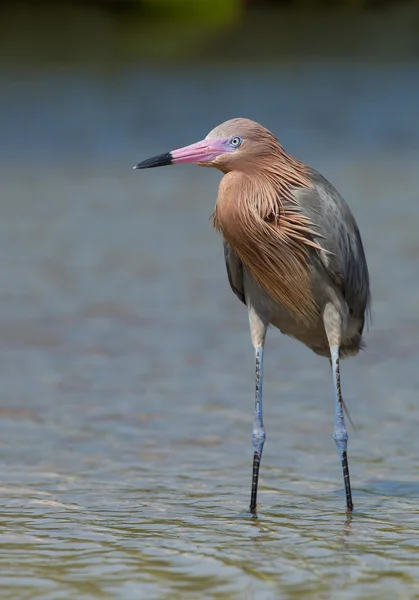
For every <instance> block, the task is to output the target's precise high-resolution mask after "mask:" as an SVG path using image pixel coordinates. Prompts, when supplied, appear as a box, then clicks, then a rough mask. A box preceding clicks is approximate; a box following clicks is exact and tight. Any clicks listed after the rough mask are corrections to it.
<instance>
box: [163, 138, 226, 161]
mask: <svg viewBox="0 0 419 600" xmlns="http://www.w3.org/2000/svg"><path fill="white" fill-rule="evenodd" d="M225 152H228V149H227V148H226V146H225V140H217V139H212V140H202V141H200V142H196V144H191V145H190V146H185V147H184V148H179V149H178V150H172V152H171V153H170V154H171V155H172V163H173V164H174V165H176V164H180V163H207V162H211V161H212V160H214V159H215V158H217V156H219V155H220V154H224V153H225Z"/></svg>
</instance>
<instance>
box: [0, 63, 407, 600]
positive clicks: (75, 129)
mask: <svg viewBox="0 0 419 600" xmlns="http://www.w3.org/2000/svg"><path fill="white" fill-rule="evenodd" d="M270 69H271V70H269V69H265V70H258V69H256V67H255V69H254V72H252V73H250V74H251V75H252V77H253V81H254V88H253V91H248V92H246V93H244V94H242V95H238V94H237V90H240V89H243V86H244V85H245V82H246V80H247V78H248V77H249V70H245V69H235V70H231V69H227V68H226V69H225V71H222V70H221V71H220V69H215V68H214V69H213V68H211V67H209V66H208V67H207V68H205V69H204V70H201V71H200V72H199V73H198V72H196V71H193V70H188V69H186V68H185V69H178V70H177V71H176V72H173V71H170V72H166V71H165V70H164V69H162V70H160V71H147V70H137V71H125V72H123V73H120V74H119V75H118V76H116V75H115V74H113V75H111V76H105V75H102V76H98V75H95V74H92V73H88V72H86V73H74V72H68V73H64V74H63V73H60V74H57V73H54V72H49V73H47V74H46V73H43V72H39V73H32V74H31V75H29V74H28V73H26V74H23V73H21V74H19V75H17V74H14V75H13V74H11V73H6V72H5V73H3V75H2V82H3V84H4V86H3V87H2V90H3V91H2V95H1V97H0V130H2V131H3V132H5V136H4V137H3V138H2V139H1V141H0V156H1V166H0V192H1V204H0V210H1V236H0V273H1V281H2V289H1V292H0V356H1V365H2V366H1V377H0V394H1V408H0V440H1V445H0V452H1V455H0V481H1V484H0V485H1V508H0V540H1V546H0V596H1V598H2V600H6V599H12V598H13V599H14V600H15V599H17V598H19V599H22V600H23V599H35V598H39V599H42V600H52V599H54V600H56V599H61V598H62V599H68V598H77V599H79V600H84V599H90V598H124V600H130V599H138V598H147V599H154V598H156V599H157V598H159V599H160V598H162V599H163V598H171V599H172V598H217V599H223V598H225V599H227V598H228V599H232V598H249V599H253V598H257V599H258V600H265V599H266V600H271V599H277V598H286V599H288V598H290V599H292V598H302V597H304V598H316V599H329V598H332V599H335V598H339V599H352V598H353V599H355V598H368V599H372V598H380V599H387V598H388V599H390V598H391V599H394V598H401V599H404V598H406V599H407V598H413V597H419V583H418V582H419V561H418V550H419V541H418V540H419V536H418V532H419V508H418V507H419V461H418V456H419V439H418V435H417V431H418V426H419V408H418V390H419V371H418V365H419V350H418V345H417V340H418V336H419V318H418V311H419V241H418V240H419V238H418V233H417V231H418V227H419V202H418V190H419V171H418V168H417V165H418V159H419V122H418V119H417V106H418V105H419V83H418V82H419V77H418V73H419V71H418V70H417V69H416V68H415V67H412V66H410V67H396V66H393V67H388V68H384V67H382V68H380V69H375V68H372V67H365V66H364V67H362V66H353V67H349V66H348V67H346V68H339V69H337V68H336V67H333V66H331V65H318V66H316V67H310V68H309V67H298V66H296V67H295V68H294V69H291V68H285V67H275V68H274V67H271V68H270ZM319 82H320V84H319ZM217 86H218V88H221V89H222V94H221V95H220V96H219V100H218V101H217V103H216V106H215V105H214V103H213V102H211V100H210V99H208V94H207V90H208V89H215V88H216V87H217ZM307 97H310V102H309V103H307ZM169 99H170V101H169ZM256 107H257V108H256ZM233 115H248V116H250V117H254V118H257V119H259V120H261V121H263V122H264V123H265V124H267V125H269V126H270V127H271V128H272V129H273V130H275V131H276V132H277V133H278V134H279V136H280V137H281V139H282V141H283V143H284V144H285V146H286V147H287V148H288V149H289V150H290V151H292V152H293V153H295V154H297V155H298V156H299V157H301V158H302V159H304V160H306V161H308V162H310V163H311V164H312V165H313V166H315V167H317V168H319V169H320V170H321V171H322V172H323V173H324V174H325V175H326V176H327V177H328V178H329V179H330V180H331V181H332V182H333V183H335V184H336V185H337V187H338V188H339V189H340V190H341V191H342V193H343V194H344V196H345V197H346V198H347V199H348V201H349V203H350V205H351V207H352V208H353V210H354V212H355V215H356V217H357V219H358V222H359V225H360V228H361V232H362V234H363V238H364V242H365V246H366V251H367V255H368V260H369V265H370V270H371V277H372V284H373V296H374V306H373V309H374V310H373V326H372V327H371V329H370V332H369V333H368V334H367V344H368V348H367V350H366V352H364V353H362V354H361V355H360V356H359V357H357V358H355V359H350V360H348V361H345V362H344V363H343V365H342V377H343V382H342V383H343V389H344V394H345V398H346V402H347V404H348V406H349V408H350V411H351V415H352V418H353V420H354V422H355V424H356V426H357V430H356V432H353V431H351V430H350V432H349V433H350V441H349V458H350V467H351V476H352V484H353V493H354V501H355V512H354V515H353V518H352V520H351V521H350V522H348V521H347V520H346V517H345V514H344V494H343V486H342V481H341V472H340V466H339V462H338V459H337V455H336V451H335V448H334V443H333V440H332V427H333V397H332V384H331V380H330V374H329V368H328V364H327V362H326V361H324V360H323V359H321V358H319V357H316V356H315V355H313V354H311V353H310V352H309V351H308V350H307V349H305V348H304V347H303V346H302V345H299V344H298V343H296V342H294V341H292V340H290V339H287V338H285V337H282V336H281V335H280V334H279V332H277V331H275V330H272V331H270V333H269V338H268V342H267V351H266V365H265V388H264V394H265V421H266V427H267V436H268V440H267V443H266V446H265V451H264V457H263V462H262V471H261V489H260V497H259V518H258V519H257V520H253V519H252V518H250V516H249V515H248V514H247V512H246V511H247V506H248V501H249V494H250V477H251V460H252V452H251V425H252V417H253V353H252V349H251V345H250V340H249V334H248V329H247V317H246V314H245V310H244V308H243V306H242V305H241V304H240V303H239V302H238V301H237V299H236V298H235V296H234V295H233V294H232V293H231V291H230V289H229V287H228V284H227V281H226V276H225V272H224V264H223V256H222V247H221V244H220V240H219V239H218V237H217V235H216V234H215V233H214V232H213V231H211V226H210V223H209V221H208V218H209V217H210V214H211V211H212V207H213V204H214V198H215V194H216V187H217V183H218V180H219V176H218V174H217V173H215V172H212V171H210V170H204V169H197V168H193V167H185V168H180V167H178V168H176V169H175V168H171V169H165V170H164V169H161V170H158V171H157V170H153V171H150V172H144V173H142V172H141V173H139V172H135V171H132V170H131V166H132V165H133V164H135V163H136V162H138V161H139V160H141V159H142V158H145V157H146V156H149V155H152V154H155V153H156V152H160V151H165V150H168V149H170V148H172V147H174V146H180V145H184V144H186V143H189V142H192V141H194V140H195V139H199V138H200V137H203V136H204V135H205V134H206V132H207V130H209V129H211V128H212V127H213V126H214V125H215V124H216V123H217V122H220V121H222V120H224V119H226V118H229V117H231V116H233Z"/></svg>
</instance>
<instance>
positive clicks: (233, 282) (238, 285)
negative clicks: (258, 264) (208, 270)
mask: <svg viewBox="0 0 419 600" xmlns="http://www.w3.org/2000/svg"><path fill="white" fill-rule="evenodd" d="M223 245H224V259H225V263H226V269H227V276H228V281H229V283H230V286H231V289H232V290H233V292H234V293H235V294H236V296H237V297H238V298H239V299H240V300H241V301H242V302H243V304H246V300H245V297H244V286H243V264H242V262H241V260H240V258H239V257H238V256H237V254H236V253H235V252H234V250H232V249H231V247H230V246H229V245H228V244H227V242H226V241H225V240H223Z"/></svg>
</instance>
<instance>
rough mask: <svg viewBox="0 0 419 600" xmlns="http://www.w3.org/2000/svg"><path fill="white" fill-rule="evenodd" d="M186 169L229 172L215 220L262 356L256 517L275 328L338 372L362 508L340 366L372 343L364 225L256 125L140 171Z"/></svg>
mask: <svg viewBox="0 0 419 600" xmlns="http://www.w3.org/2000/svg"><path fill="white" fill-rule="evenodd" d="M178 163H195V164H197V165H199V166H201V167H215V168H217V169H219V170H220V171H222V173H224V177H223V178H222V180H221V183H220V186H219V190H218V198H217V202H216V205H215V211H214V215H213V223H214V227H215V228H216V229H217V230H218V231H219V232H220V233H221V235H222V237H223V242H224V256H225V262H226V267H227V275H228V280H229V282H230V286H231V288H232V290H233V292H234V293H235V294H236V296H238V298H239V299H240V300H241V301H242V302H243V303H244V304H245V305H246V306H247V310H248V315H249V323H250V333H251V339H252V343H253V347H254V350H255V358H256V386H255V412H254V422H253V435H252V440H253V471H252V488H251V498H250V510H251V511H252V512H253V513H254V512H255V511H256V499H257V489H258V478H259V466H260V461H261V457H262V450H263V445H264V443H265V437H266V436H265V428H264V426H263V416H262V367H263V348H264V344H265V337H266V331H267V328H268V325H269V324H271V325H273V326H274V327H277V328H278V329H279V330H280V331H281V332H282V333H284V334H285V335H289V336H291V337H294V338H296V339H297V340H300V341H301V342H303V344H305V345H306V346H308V347H309V348H311V350H313V351H314V352H315V353H316V354H320V355H321V356H326V357H327V358H328V359H329V361H330V364H331V367H332V374H333V385H334V395H335V418H334V431H333V438H334V440H335V443H336V448H337V451H338V455H339V458H340V461H341V464H342V470H343V480H344V484H345V492H346V507H347V511H348V512H351V511H352V509H353V503H352V493H351V483H350V479H349V467H348V456H347V441H348V434H347V431H346V426H345V419H344V414H343V409H344V407H345V404H344V401H343V398H342V393H341V386H340V370H339V360H340V359H341V358H345V357H346V356H351V355H355V354H357V353H358V352H359V350H360V348H361V347H362V331H363V328H364V320H365V316H366V314H367V313H368V311H369V305H370V289H369V275H368V267H367V263H366V259H365V254H364V249H363V246H362V241H361V237H360V234H359V230H358V227H357V224H356V222H355V219H354V217H353V215H352V213H351V211H350V209H349V207H348V205H347V204H346V203H345V201H344V200H343V199H342V198H341V196H340V195H339V193H338V192H337V191H336V189H335V188H334V187H333V186H332V185H331V184H330V183H329V182H328V181H327V180H326V179H325V178H324V177H323V176H322V175H320V174H319V173H317V172H316V171H315V170H314V169H312V168H310V167H309V166H307V165H305V164H304V163H302V162H300V161H299V160H297V159H295V158H293V157H292V156H290V155H289V154H287V153H286V152H285V150H284V149H283V147H282V146H281V145H280V143H279V142H278V140H277V139H276V137H275V136H274V135H273V134H272V133H271V132H270V131H268V130H267V129H265V128H264V127H262V126H261V125H259V124H258V123H255V122H254V121H250V120H248V119H232V120H230V121H226V122H225V123H223V124H222V125H219V126H218V127H216V128H215V129H213V130H212V131H211V132H210V133H209V134H208V135H207V137H206V138H205V139H204V140H202V141H201V142H197V143H196V144H192V145H190V146H186V147H185V148H180V149H179V150H173V151H172V152H167V153H166V154H161V155H159V156H156V157H153V158H149V159H148V160H145V161H143V162H141V163H139V164H138V165H136V167H134V168H135V169H148V168H151V167H161V166H164V165H172V164H178Z"/></svg>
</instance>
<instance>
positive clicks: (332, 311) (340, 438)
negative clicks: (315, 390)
mask: <svg viewBox="0 0 419 600" xmlns="http://www.w3.org/2000/svg"><path fill="white" fill-rule="evenodd" d="M323 317H324V325H325V330H326V334H327V337H328V340H329V345H330V363H331V366H332V374H333V386H334V392H335V426H334V429H333V439H334V440H335V444H336V449H337V451H338V455H339V458H340V460H341V463H342V470H343V481H344V483H345V493H346V509H347V512H348V513H350V512H352V510H353V507H354V506H353V502H352V492H351V481H350V478H349V465H348V454H347V446H348V432H347V431H346V425H345V418H344V416H343V401H342V391H341V386H340V368H339V346H340V338H341V322H342V317H341V315H340V314H339V312H338V311H337V309H336V308H335V307H334V306H333V305H332V304H328V305H327V306H326V308H325V311H324V315H323Z"/></svg>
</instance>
